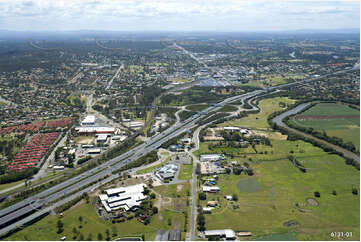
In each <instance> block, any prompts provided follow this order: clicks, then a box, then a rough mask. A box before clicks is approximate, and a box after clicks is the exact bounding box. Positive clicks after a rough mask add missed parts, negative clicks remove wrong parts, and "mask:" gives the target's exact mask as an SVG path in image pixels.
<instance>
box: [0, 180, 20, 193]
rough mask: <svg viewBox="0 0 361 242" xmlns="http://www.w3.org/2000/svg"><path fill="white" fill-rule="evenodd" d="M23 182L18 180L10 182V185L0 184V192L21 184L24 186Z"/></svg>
mask: <svg viewBox="0 0 361 242" xmlns="http://www.w3.org/2000/svg"><path fill="white" fill-rule="evenodd" d="M24 182H25V180H20V181H16V182H10V183H6V184H0V191H2V190H5V189H8V188H10V187H13V186H16V185H19V184H22V183H23V184H25V183H24Z"/></svg>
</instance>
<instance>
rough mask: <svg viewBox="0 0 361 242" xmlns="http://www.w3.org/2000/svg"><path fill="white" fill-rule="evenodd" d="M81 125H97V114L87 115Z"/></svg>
mask: <svg viewBox="0 0 361 242" xmlns="http://www.w3.org/2000/svg"><path fill="white" fill-rule="evenodd" d="M81 125H95V116H94V115H89V116H86V117H85V118H84V119H83V121H81Z"/></svg>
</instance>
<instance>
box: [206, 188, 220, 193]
mask: <svg viewBox="0 0 361 242" xmlns="http://www.w3.org/2000/svg"><path fill="white" fill-rule="evenodd" d="M202 191H203V192H212V193H216V192H219V191H220V189H219V187H216V186H203V187H202Z"/></svg>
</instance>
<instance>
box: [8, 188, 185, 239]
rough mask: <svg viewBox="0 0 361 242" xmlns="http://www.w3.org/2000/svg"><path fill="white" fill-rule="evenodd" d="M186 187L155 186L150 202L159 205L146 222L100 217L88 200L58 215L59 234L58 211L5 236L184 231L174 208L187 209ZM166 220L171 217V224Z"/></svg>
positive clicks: (136, 234)
mask: <svg viewBox="0 0 361 242" xmlns="http://www.w3.org/2000/svg"><path fill="white" fill-rule="evenodd" d="M189 190H190V187H189V184H187V183H184V184H177V185H169V186H159V187H156V188H155V191H156V194H157V197H156V200H154V202H153V206H156V207H158V208H159V212H158V214H156V215H155V216H153V217H152V220H151V222H150V224H148V225H144V224H143V223H141V222H139V221H138V220H137V219H135V218H133V219H131V220H127V221H125V222H122V223H114V224H113V223H111V221H105V220H103V219H102V218H100V217H99V216H98V215H97V213H96V208H95V207H94V205H92V204H91V202H90V203H89V204H87V203H85V202H83V201H82V202H81V203H79V204H77V205H75V206H74V207H73V208H71V209H69V210H67V211H66V212H64V215H63V217H62V218H61V221H62V222H63V224H64V232H62V233H61V234H57V222H58V220H59V218H60V217H59V216H58V215H48V216H47V217H45V218H43V219H41V220H40V221H38V222H36V223H34V224H32V225H31V226H28V227H26V228H24V229H23V230H21V231H19V232H16V233H14V234H12V235H10V236H9V237H7V238H5V240H12V241H19V240H22V241H24V240H33V241H39V240H47V241H49V240H55V241H57V240H60V238H61V237H63V236H66V238H67V240H80V234H82V235H83V237H84V239H85V240H98V239H97V236H98V233H101V234H102V236H103V240H105V238H106V230H107V229H109V232H110V237H111V238H110V239H111V240H114V239H116V238H119V237H142V235H144V237H145V240H154V239H155V235H156V232H157V230H159V229H175V228H179V229H180V230H181V231H183V227H184V219H185V217H184V215H183V213H182V212H176V210H179V211H183V210H188V207H186V202H185V201H186V199H187V191H189ZM159 194H160V195H161V197H160V196H159ZM79 216H81V217H82V222H80V220H79ZM169 220H170V221H171V222H170V225H169ZM74 228H75V229H76V230H77V231H78V232H77V233H76V235H77V236H76V237H74V236H75V234H74V232H73V230H74ZM113 234H114V236H113ZM89 236H91V237H89ZM184 237H185V233H184V232H182V238H184Z"/></svg>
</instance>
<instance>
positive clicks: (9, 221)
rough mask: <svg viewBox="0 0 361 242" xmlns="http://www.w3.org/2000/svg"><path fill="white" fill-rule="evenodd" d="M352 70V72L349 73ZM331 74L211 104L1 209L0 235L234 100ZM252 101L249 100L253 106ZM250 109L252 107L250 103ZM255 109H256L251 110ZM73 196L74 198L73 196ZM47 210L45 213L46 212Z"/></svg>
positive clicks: (109, 173) (137, 157) (98, 183)
mask: <svg viewBox="0 0 361 242" xmlns="http://www.w3.org/2000/svg"><path fill="white" fill-rule="evenodd" d="M346 71H349V70H346ZM346 71H339V72H336V73H334V74H339V73H343V72H346ZM330 75H332V74H327V75H324V76H320V77H317V78H311V79H308V80H304V81H299V82H294V83H289V84H284V85H280V86H277V87H272V88H267V89H264V90H256V91H253V92H250V93H246V94H242V95H238V96H234V97H230V98H227V99H225V100H223V101H222V102H219V103H217V104H215V105H211V106H210V107H208V108H206V109H204V110H202V111H201V112H198V113H197V114H195V115H193V116H192V117H190V118H188V119H187V120H184V121H181V122H178V123H176V124H175V125H173V126H172V127H170V128H168V129H167V130H165V131H164V132H162V133H160V134H158V135H155V136H152V137H151V138H149V140H147V141H146V142H144V143H142V144H140V145H139V146H137V147H135V148H133V149H132V150H129V151H128V152H126V153H124V154H122V155H120V156H118V157H116V158H114V159H111V160H109V161H107V162H105V163H103V164H101V165H98V166H97V167H95V168H93V169H90V170H88V171H86V172H84V173H82V174H80V175H77V176H75V177H72V178H69V179H68V180H66V181H64V182H62V183H60V184H57V185H55V186H53V187H51V188H49V189H47V190H44V191H42V192H40V193H38V194H37V195H34V196H31V197H29V198H27V199H25V200H23V201H21V202H18V203H16V204H14V205H12V206H9V207H7V208H4V209H2V210H0V234H4V233H7V232H9V231H11V230H12V229H14V228H16V226H19V225H23V224H25V223H27V222H29V221H30V219H31V218H32V217H33V216H34V215H32V216H27V215H29V214H30V213H34V212H36V211H37V210H38V212H36V213H37V214H40V211H43V212H44V211H45V210H46V209H48V208H45V206H47V205H49V203H51V202H54V201H56V200H58V199H60V198H62V197H66V196H69V195H71V194H73V193H74V192H76V191H78V190H79V189H81V188H83V187H84V186H87V185H89V184H90V183H92V182H95V181H97V180H99V179H102V178H105V177H106V176H107V175H111V177H108V178H107V179H106V180H108V179H110V178H112V179H114V178H116V177H117V176H116V175H112V172H113V171H115V170H118V169H120V168H122V167H124V166H125V165H127V164H129V163H131V162H132V161H135V160H137V159H139V158H140V157H142V156H144V155H146V154H147V153H149V152H151V151H152V150H155V149H157V148H159V147H160V146H161V145H162V144H163V143H165V142H167V141H168V140H170V139H172V138H174V137H176V136H178V135H180V134H182V133H184V132H186V131H187V130H189V129H191V128H193V127H194V126H195V125H196V122H197V121H200V120H202V119H204V118H205V117H206V116H207V115H208V114H209V113H210V112H215V111H217V110H219V109H220V108H222V107H223V106H224V105H225V104H228V103H231V102H234V101H242V102H244V100H246V99H249V98H255V97H257V96H259V95H262V94H265V93H267V92H269V91H274V90H276V89H277V88H284V87H288V86H291V85H298V84H302V83H305V82H310V81H314V80H318V79H320V78H324V77H327V76H330ZM250 101H251V100H248V102H249V103H250ZM251 106H253V105H252V104H251ZM250 110H254V109H250ZM101 184H103V181H101V182H97V183H96V184H94V185H92V186H91V187H99V186H100V185H101ZM71 196H73V195H71ZM67 200H68V199H61V200H60V201H58V202H57V204H58V206H60V205H61V204H64V203H65V202H66V201H67ZM44 209H45V210H44Z"/></svg>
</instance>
